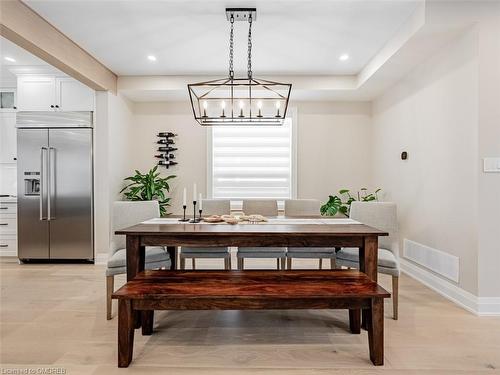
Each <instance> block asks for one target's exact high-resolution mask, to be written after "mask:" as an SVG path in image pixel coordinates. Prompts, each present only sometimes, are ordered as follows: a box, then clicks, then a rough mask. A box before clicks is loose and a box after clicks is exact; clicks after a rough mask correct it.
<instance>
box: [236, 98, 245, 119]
mask: <svg viewBox="0 0 500 375" xmlns="http://www.w3.org/2000/svg"><path fill="white" fill-rule="evenodd" d="M244 106H245V103H243V100H240V115H239V116H238V117H245V116H244V115H243V107H244Z"/></svg>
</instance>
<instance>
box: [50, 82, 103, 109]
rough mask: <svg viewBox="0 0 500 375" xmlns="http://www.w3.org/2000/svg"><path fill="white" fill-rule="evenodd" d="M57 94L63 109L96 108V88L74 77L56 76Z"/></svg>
mask: <svg viewBox="0 0 500 375" xmlns="http://www.w3.org/2000/svg"><path fill="white" fill-rule="evenodd" d="M56 96H57V101H58V105H59V106H60V107H61V109H62V110H63V111H93V110H94V90H92V89H89V88H88V87H87V86H85V85H84V84H83V83H80V82H78V81H77V80H75V79H73V78H56Z"/></svg>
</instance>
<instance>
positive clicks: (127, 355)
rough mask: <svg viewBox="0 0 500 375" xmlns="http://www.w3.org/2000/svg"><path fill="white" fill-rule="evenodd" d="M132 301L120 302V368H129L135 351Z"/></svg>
mask: <svg viewBox="0 0 500 375" xmlns="http://www.w3.org/2000/svg"><path fill="white" fill-rule="evenodd" d="M133 318H134V317H133V311H132V301H130V300H124V299H120V300H118V367H128V365H129V364H130V362H131V361H132V354H133V351H134V319H133Z"/></svg>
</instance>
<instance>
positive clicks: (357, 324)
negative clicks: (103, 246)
mask: <svg viewBox="0 0 500 375" xmlns="http://www.w3.org/2000/svg"><path fill="white" fill-rule="evenodd" d="M349 328H350V330H351V333H356V334H359V333H361V311H360V310H359V309H349Z"/></svg>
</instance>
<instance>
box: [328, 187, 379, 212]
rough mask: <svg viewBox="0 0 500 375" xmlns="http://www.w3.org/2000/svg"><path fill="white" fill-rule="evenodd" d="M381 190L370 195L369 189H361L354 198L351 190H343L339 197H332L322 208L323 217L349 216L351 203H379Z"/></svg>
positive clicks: (340, 191)
mask: <svg viewBox="0 0 500 375" xmlns="http://www.w3.org/2000/svg"><path fill="white" fill-rule="evenodd" d="M380 190H381V189H377V190H375V191H374V192H373V193H369V192H368V189H367V188H361V189H360V190H359V191H358V193H357V195H356V196H352V195H351V192H350V190H348V189H341V190H339V195H338V196H337V195H330V196H329V197H328V201H327V202H326V203H325V204H324V205H322V206H321V209H320V212H321V215H323V216H335V215H336V214H337V213H339V212H340V213H341V214H344V215H345V216H349V213H350V211H351V203H352V202H355V201H359V202H371V201H378V193H379V192H380Z"/></svg>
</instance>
